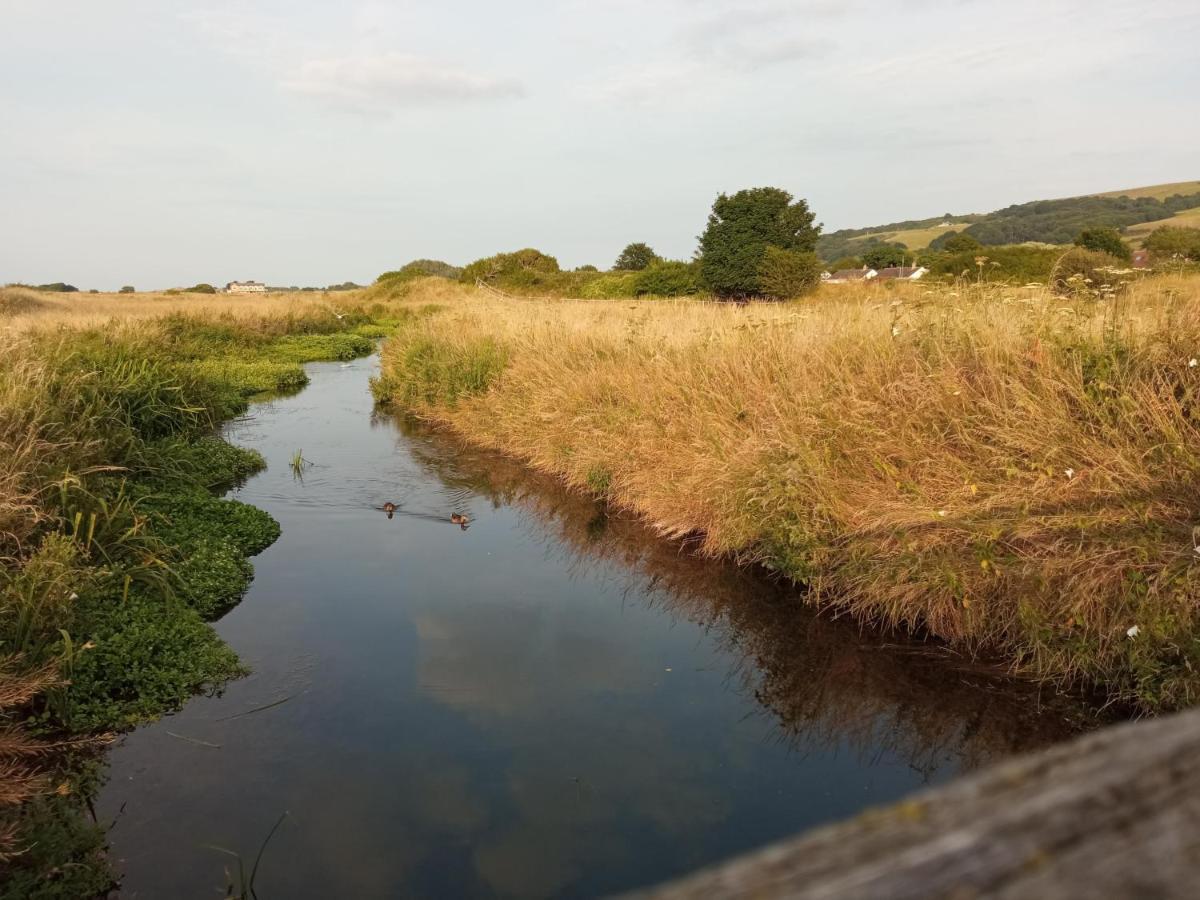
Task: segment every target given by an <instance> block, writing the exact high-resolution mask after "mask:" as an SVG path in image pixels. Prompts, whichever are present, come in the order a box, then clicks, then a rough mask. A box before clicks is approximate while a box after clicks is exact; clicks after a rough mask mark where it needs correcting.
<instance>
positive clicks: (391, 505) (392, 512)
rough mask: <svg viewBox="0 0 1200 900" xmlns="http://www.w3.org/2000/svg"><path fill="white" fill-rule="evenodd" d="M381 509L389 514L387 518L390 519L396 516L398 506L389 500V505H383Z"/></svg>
mask: <svg viewBox="0 0 1200 900" xmlns="http://www.w3.org/2000/svg"><path fill="white" fill-rule="evenodd" d="M381 509H382V510H383V511H384V512H385V513H387V517H388V518H389V519H390V518H391V517H392V516H394V515H395V514H396V504H395V503H392V502H391V501H390V500H389V501H388V502H387V503H385V504H383V506H382V507H381Z"/></svg>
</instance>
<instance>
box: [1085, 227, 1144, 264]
mask: <svg viewBox="0 0 1200 900" xmlns="http://www.w3.org/2000/svg"><path fill="white" fill-rule="evenodd" d="M1075 246H1076V247H1083V248H1084V249H1085V250H1095V251H1097V252H1099V253H1107V254H1109V255H1110V256H1114V257H1116V258H1117V259H1119V260H1120V261H1121V262H1123V263H1129V262H1131V261H1132V260H1133V251H1132V250H1130V249H1129V245H1128V244H1127V243H1125V242H1124V241H1123V240H1121V233H1120V232H1119V231H1117V229H1115V228H1085V229H1084V230H1083V231H1081V232H1079V237H1077V238H1075Z"/></svg>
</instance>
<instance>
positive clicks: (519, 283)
mask: <svg viewBox="0 0 1200 900" xmlns="http://www.w3.org/2000/svg"><path fill="white" fill-rule="evenodd" d="M560 272H561V270H560V269H559V267H558V260H557V259H555V258H554V257H553V256H550V255H549V254H546V253H542V252H541V251H540V250H535V249H533V248H532V247H527V248H525V249H524V250H516V251H514V252H512V253H497V254H496V255H495V256H487V257H484V258H483V259H477V260H475V262H473V263H471V264H470V265H469V266H467V267H466V268H465V269H463V270H462V274H461V275H459V281H461V282H462V283H463V284H474V283H475V282H476V281H482V282H484V283H486V284H493V285H496V286H497V287H502V288H512V289H516V290H520V289H524V288H538V287H548V286H551V285H553V284H556V283H557V282H558V281H560V279H558V278H557V277H556V276H558V275H559V273H560Z"/></svg>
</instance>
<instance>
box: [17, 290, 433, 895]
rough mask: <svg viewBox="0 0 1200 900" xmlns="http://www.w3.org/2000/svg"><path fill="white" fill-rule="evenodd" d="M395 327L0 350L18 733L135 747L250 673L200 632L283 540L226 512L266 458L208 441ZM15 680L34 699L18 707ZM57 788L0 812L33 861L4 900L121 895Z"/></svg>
mask: <svg viewBox="0 0 1200 900" xmlns="http://www.w3.org/2000/svg"><path fill="white" fill-rule="evenodd" d="M377 312H383V309H382V308H379V310H378V311H377ZM410 315H412V314H410ZM387 321H389V320H387V319H386V318H385V317H382V316H380V315H377V314H372V313H370V312H368V311H367V310H365V309H362V308H354V309H348V310H345V311H343V312H340V313H337V314H335V313H333V312H332V311H330V310H328V309H321V308H311V309H307V310H303V311H300V312H295V313H288V314H285V315H281V316H275V317H270V316H265V317H262V318H253V317H250V318H239V319H235V318H232V317H219V318H202V317H198V316H189V315H171V316H167V317H163V318H160V319H156V320H151V321H149V322H147V323H144V324H140V325H135V324H125V325H119V326H117V327H106V328H103V329H80V330H75V331H62V330H57V331H49V330H47V331H42V332H32V333H30V334H28V335H24V336H17V335H12V336H5V337H4V338H3V339H2V340H3V349H4V351H5V352H4V353H3V354H0V558H2V559H3V560H4V563H3V565H0V648H2V650H0V698H2V697H4V696H19V697H20V698H21V699H20V700H19V702H17V703H15V704H14V705H13V706H12V708H11V709H10V710H9V711H8V713H7V714H6V715H4V716H3V718H4V719H5V721H4V722H0V727H3V728H6V729H7V732H6V733H8V734H11V735H14V736H16V735H20V734H22V732H20V731H17V730H14V728H15V726H16V725H17V723H22V724H23V726H24V728H25V733H26V734H27V733H28V732H29V731H30V730H31V729H32V730H34V731H37V732H41V733H44V734H47V735H62V734H73V735H87V734H93V733H97V732H102V731H112V730H120V729H124V728H127V727H130V726H132V725H135V724H137V723H139V722H144V721H147V720H149V719H153V718H156V717H158V716H161V715H162V714H163V713H165V712H169V711H171V710H173V709H177V708H178V707H179V706H180V705H181V704H182V703H184V702H185V701H186V700H187V699H188V698H189V697H190V696H192V695H193V694H194V693H195V692H196V691H197V690H199V689H201V688H202V687H204V686H219V685H221V684H222V683H223V682H225V681H227V680H228V679H230V678H233V677H236V676H238V675H239V674H241V673H242V672H243V671H244V670H243V668H242V666H241V664H240V663H239V662H238V660H237V657H236V655H235V654H234V653H233V651H232V650H230V649H229V648H228V647H227V646H225V644H224V643H223V642H222V641H221V640H220V638H219V637H218V636H217V634H216V632H215V631H213V629H212V628H211V627H210V625H208V624H207V623H208V622H209V621H211V620H212V619H214V618H216V617H218V616H219V615H221V614H222V613H224V612H225V611H226V610H228V609H229V608H230V607H231V606H233V605H234V604H236V603H237V602H238V600H239V599H240V598H241V597H242V595H243V594H244V592H245V590H246V587H247V586H248V584H249V582H250V579H251V577H252V571H253V570H252V568H251V566H250V564H249V562H248V558H249V557H250V556H253V555H254V554H256V553H258V552H260V551H261V550H263V549H264V548H265V547H267V546H268V545H270V544H271V543H272V542H273V541H274V540H275V539H276V538H277V537H278V535H279V526H278V524H277V523H276V522H275V521H274V520H273V519H272V518H271V517H270V516H269V515H267V514H266V513H264V512H262V511H261V510H258V509H255V508H253V507H250V506H247V505H245V504H242V503H239V502H237V501H234V500H226V499H221V498H220V497H218V496H216V495H215V494H214V491H219V490H223V489H224V488H226V487H229V486H231V485H233V484H236V483H237V482H239V481H240V480H242V479H244V478H245V477H247V476H248V475H249V474H251V473H252V472H254V471H256V470H257V469H259V468H261V467H262V465H263V460H262V459H261V457H260V456H259V455H258V454H256V453H253V452H251V451H247V450H243V449H240V448H237V447H233V446H230V445H229V444H227V443H225V442H224V441H221V440H219V439H217V438H215V437H213V436H212V432H213V430H214V429H215V427H216V426H217V425H218V424H219V423H220V422H221V421H222V420H224V419H226V418H228V417H230V416H232V415H235V414H237V413H239V412H241V411H242V410H244V409H245V407H246V403H247V398H248V397H249V396H251V395H253V394H255V393H258V392H261V391H264V390H266V391H272V390H278V389H280V388H288V387H295V386H298V385H301V384H303V382H304V380H305V376H304V372H303V369H302V368H301V367H300V363H301V362H303V361H307V360H310V359H348V358H351V357H353V356H356V355H362V354H364V353H369V352H370V351H371V350H372V349H373V347H374V343H373V341H372V340H371V339H370V337H368V336H367V335H366V334H364V333H363V332H372V333H378V331H377V330H378V329H380V328H382V327H385V326H384V325H382V324H377V323H385V322H387ZM39 672H40V673H51V674H45V675H41V676H37V677H36V678H35V676H36V675H37V673H39ZM22 679H25V681H26V682H29V681H30V680H31V679H33V680H35V681H38V679H40V681H38V684H40V687H37V688H31V689H28V690H24V689H22V690H17V689H16V688H14V685H20V684H22ZM2 705H3V703H2V701H0V706H2ZM14 740H16V737H14ZM21 740H33V739H32V738H21ZM2 753H3V748H0V767H2V765H3V763H4V760H3V758H2ZM39 758H41V759H42V760H43V762H42V763H41V765H42V766H43V768H44V767H45V766H51V767H55V768H56V770H57V768H59V767H60V765H59V763H57V762H56V761H55V758H54V757H52V756H49V755H47V754H45V753H43V754H40V756H39ZM14 771H15V770H14ZM7 777H8V776H7V775H5V774H4V771H3V769H2V768H0V792H2V791H3V790H5V789H7V787H8V782H7V781H6V780H5V779H6V778H7ZM54 777H55V778H56V779H59V778H61V779H65V781H62V782H60V781H55V782H54V783H55V784H57V783H63V784H64V785H65V788H64V790H63V792H62V795H61V796H48V795H46V794H45V792H44V791H41V790H39V791H35V792H33V793H31V794H29V795H28V796H25V798H24V799H25V802H24V803H23V804H19V805H15V806H12V807H0V860H2V859H3V857H4V855H5V847H4V840H3V838H4V836H5V835H8V837H9V838H10V839H11V842H12V843H11V846H12V847H13V848H14V849H16V850H20V849H22V848H28V847H30V846H31V845H33V846H34V847H35V849H33V850H31V851H30V852H27V853H23V854H20V855H17V856H15V857H13V858H12V859H10V860H9V861H8V863H7V868H6V869H5V870H4V876H3V877H4V880H5V893H3V894H0V896H30V897H54V896H62V897H67V896H71V897H74V896H91V895H93V894H95V893H97V890H99V892H100V893H103V890H104V889H105V888H106V887H107V885H108V883H109V882H110V881H111V875H110V874H109V873H108V872H107V870H106V868H105V866H104V863H103V859H102V857H101V856H100V855H99V853H98V848H99V847H100V846H101V845H102V836H100V835H98V833H97V832H96V830H95V829H93V828H91V827H90V826H85V825H84V824H83V821H84V820H83V818H82V816H81V815H80V811H81V805H82V804H86V802H87V801H88V797H89V796H90V794H89V792H90V791H91V790H92V789H94V785H93V784H91V783H90V782H87V781H86V780H85V779H84V778H83V776H82V775H78V774H70V773H67V774H60V775H55V776H54ZM48 778H49V776H48V775H46V774H45V773H40V774H38V775H37V779H40V781H39V782H38V783H43V782H44V783H46V784H49V783H50V781H48V780H47V779H48ZM21 783H22V784H24V783H25V782H21ZM30 783H32V782H30ZM35 841H36V844H35V845H34V844H33V842H35ZM48 872H49V873H52V874H50V875H47V873H48ZM11 885H16V886H19V888H18V893H17V894H15V895H14V894H12V893H11V890H12V888H10V886H11ZM83 886H88V887H87V888H86V889H85V887H83ZM97 886H98V887H97ZM94 887H95V888H96V889H95V890H94V889H92V888H94Z"/></svg>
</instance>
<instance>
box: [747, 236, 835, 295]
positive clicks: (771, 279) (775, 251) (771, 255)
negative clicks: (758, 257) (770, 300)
mask: <svg viewBox="0 0 1200 900" xmlns="http://www.w3.org/2000/svg"><path fill="white" fill-rule="evenodd" d="M822 268H823V267H822V265H821V260H820V259H818V258H817V255H816V254H815V253H811V252H808V253H800V252H798V251H795V250H784V249H782V248H780V247H768V248H767V250H766V253H764V254H763V258H762V262H761V263H760V264H759V269H758V283H759V287H760V288H761V290H762V292H763V294H764V295H765V296H767V297H775V298H778V299H780V300H791V299H792V298H794V297H801V296H803V295H805V294H810V293H812V292H813V291H814V290H816V289H817V286H818V285H819V284H820V283H821V270H822Z"/></svg>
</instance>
